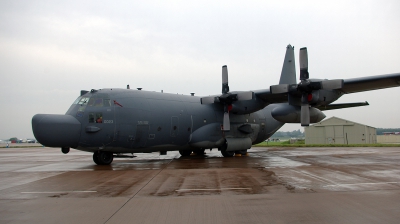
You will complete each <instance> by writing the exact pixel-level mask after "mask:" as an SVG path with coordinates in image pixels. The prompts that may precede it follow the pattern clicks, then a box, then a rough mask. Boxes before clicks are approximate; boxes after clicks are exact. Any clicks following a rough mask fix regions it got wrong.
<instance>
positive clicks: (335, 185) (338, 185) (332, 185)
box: [324, 182, 400, 187]
mask: <svg viewBox="0 0 400 224" xmlns="http://www.w3.org/2000/svg"><path fill="white" fill-rule="evenodd" d="M398 183H400V182H378V183H355V184H331V185H325V186H324V187H340V186H352V185H373V184H398Z"/></svg>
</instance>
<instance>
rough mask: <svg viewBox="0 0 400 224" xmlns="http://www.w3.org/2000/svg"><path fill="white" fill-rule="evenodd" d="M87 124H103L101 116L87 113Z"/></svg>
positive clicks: (100, 114)
mask: <svg viewBox="0 0 400 224" xmlns="http://www.w3.org/2000/svg"><path fill="white" fill-rule="evenodd" d="M89 123H103V114H102V113H89Z"/></svg>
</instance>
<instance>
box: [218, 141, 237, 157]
mask: <svg viewBox="0 0 400 224" xmlns="http://www.w3.org/2000/svg"><path fill="white" fill-rule="evenodd" d="M227 147H228V146H227V145H226V144H225V145H223V146H221V147H219V148H218V149H219V150H220V151H221V154H222V155H223V156H224V157H232V156H234V155H235V152H234V151H226V148H227Z"/></svg>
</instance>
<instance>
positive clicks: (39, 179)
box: [0, 147, 400, 224]
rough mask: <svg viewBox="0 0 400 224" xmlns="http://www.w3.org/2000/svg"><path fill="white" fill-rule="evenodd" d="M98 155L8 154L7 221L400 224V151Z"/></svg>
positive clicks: (2, 183) (4, 165)
mask: <svg viewBox="0 0 400 224" xmlns="http://www.w3.org/2000/svg"><path fill="white" fill-rule="evenodd" d="M206 153H207V154H206V155H205V156H195V155H192V156H190V157H180V156H179V154H178V153H177V152H168V155H166V156H159V155H158V154H157V153H151V154H136V156H137V157H136V158H133V159H125V158H124V159H122V158H121V159H115V160H114V162H113V163H112V164H111V165H110V166H97V165H95V164H94V162H93V161H92V154H90V153H86V152H80V151H76V150H71V152H70V153H69V154H67V155H64V154H62V153H61V152H60V150H59V149H52V148H44V147H38V148H1V149H0V223H128V222H129V223H230V224H231V223H399V220H400V163H399V161H400V148H398V147H388V148H252V149H251V150H249V153H248V156H244V157H233V158H223V157H221V155H220V153H219V152H218V151H211V152H210V151H206Z"/></svg>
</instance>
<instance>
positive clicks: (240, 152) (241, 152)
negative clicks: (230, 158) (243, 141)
mask: <svg viewBox="0 0 400 224" xmlns="http://www.w3.org/2000/svg"><path fill="white" fill-rule="evenodd" d="M235 153H238V154H242V156H245V155H247V149H243V150H239V151H236V152H235Z"/></svg>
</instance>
